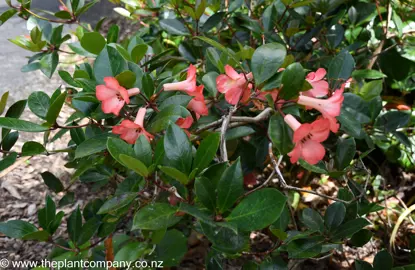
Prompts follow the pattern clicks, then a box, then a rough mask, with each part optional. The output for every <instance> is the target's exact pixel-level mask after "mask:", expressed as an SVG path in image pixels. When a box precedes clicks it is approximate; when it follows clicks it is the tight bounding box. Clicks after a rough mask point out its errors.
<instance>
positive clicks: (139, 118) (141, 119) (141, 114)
mask: <svg viewBox="0 0 415 270" xmlns="http://www.w3.org/2000/svg"><path fill="white" fill-rule="evenodd" d="M146 111H147V110H146V108H140V109H139V110H138V112H137V116H136V117H135V121H134V123H135V124H137V125H139V126H141V127H144V117H145V116H146Z"/></svg>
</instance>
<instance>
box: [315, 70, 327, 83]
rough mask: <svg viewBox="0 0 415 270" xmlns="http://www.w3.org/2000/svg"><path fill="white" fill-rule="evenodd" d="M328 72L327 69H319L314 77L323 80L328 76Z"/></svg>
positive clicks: (316, 79)
mask: <svg viewBox="0 0 415 270" xmlns="http://www.w3.org/2000/svg"><path fill="white" fill-rule="evenodd" d="M326 73H327V72H326V70H325V69H324V68H319V69H317V71H316V74H315V77H314V80H315V81H320V80H322V79H323V78H324V76H326Z"/></svg>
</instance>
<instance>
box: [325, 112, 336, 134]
mask: <svg viewBox="0 0 415 270" xmlns="http://www.w3.org/2000/svg"><path fill="white" fill-rule="evenodd" d="M323 117H324V118H325V119H327V120H329V124H330V130H331V131H332V132H333V133H336V132H337V131H339V128H340V124H339V122H337V119H336V117H333V116H330V115H325V114H323Z"/></svg>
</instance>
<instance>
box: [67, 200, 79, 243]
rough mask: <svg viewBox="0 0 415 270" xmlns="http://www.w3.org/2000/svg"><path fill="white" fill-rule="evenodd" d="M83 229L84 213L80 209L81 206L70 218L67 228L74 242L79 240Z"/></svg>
mask: <svg viewBox="0 0 415 270" xmlns="http://www.w3.org/2000/svg"><path fill="white" fill-rule="evenodd" d="M81 229H82V214H81V211H80V210H79V206H78V208H77V209H76V210H74V211H73V212H72V214H71V215H70V216H69V218H68V223H67V230H68V235H69V238H70V239H71V240H72V242H75V243H76V242H77V240H78V238H79V235H80V234H81Z"/></svg>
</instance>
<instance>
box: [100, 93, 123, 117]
mask: <svg viewBox="0 0 415 270" xmlns="http://www.w3.org/2000/svg"><path fill="white" fill-rule="evenodd" d="M124 104H125V101H124V100H119V99H118V98H117V97H113V98H110V99H106V100H104V101H102V105H101V107H102V111H103V112H104V113H113V114H115V115H117V116H118V115H119V114H120V111H121V109H122V107H123V106H124Z"/></svg>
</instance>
